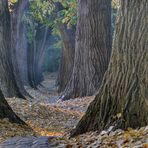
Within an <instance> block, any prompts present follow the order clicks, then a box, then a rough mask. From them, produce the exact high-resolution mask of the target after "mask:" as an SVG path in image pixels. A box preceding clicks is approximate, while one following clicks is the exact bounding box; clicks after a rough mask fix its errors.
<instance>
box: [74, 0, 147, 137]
mask: <svg viewBox="0 0 148 148" xmlns="http://www.w3.org/2000/svg"><path fill="white" fill-rule="evenodd" d="M146 14H147V0H142V1H139V0H134V1H133V0H124V1H121V7H120V9H119V12H118V18H117V22H116V31H115V39H114V43H113V53H112V57H111V61H110V64H109V68H108V70H107V72H106V74H105V76H104V79H103V82H102V85H101V88H100V89H99V92H98V94H97V95H96V97H95V99H94V101H93V102H92V103H91V104H90V106H89V108H88V110H87V112H86V114H85V115H84V117H83V118H82V119H81V120H80V122H79V123H78V125H77V127H76V129H75V130H74V131H73V133H72V135H73V136H74V135H78V134H81V133H84V132H87V131H91V130H92V131H94V130H99V131H101V130H104V129H106V128H108V127H109V126H114V129H116V128H123V129H126V128H128V127H131V128H137V127H142V126H145V125H147V124H148V116H147V115H148V103H147V101H148V100H147V99H148V93H147V89H148V69H147V67H148V52H147V21H146Z"/></svg>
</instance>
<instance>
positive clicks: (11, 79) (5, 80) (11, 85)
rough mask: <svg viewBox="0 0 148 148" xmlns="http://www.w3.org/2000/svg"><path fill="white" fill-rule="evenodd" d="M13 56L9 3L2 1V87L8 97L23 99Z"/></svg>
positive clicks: (0, 33)
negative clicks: (15, 72)
mask: <svg viewBox="0 0 148 148" xmlns="http://www.w3.org/2000/svg"><path fill="white" fill-rule="evenodd" d="M13 72H14V71H13V65H12V55H11V27H10V14H9V10H8V2H7V1H5V0H1V1H0V86H1V89H2V91H3V93H4V95H5V96H6V97H14V96H15V97H23V96H22V94H21V92H20V90H19V88H18V86H17V83H16V80H15V76H14V73H13Z"/></svg>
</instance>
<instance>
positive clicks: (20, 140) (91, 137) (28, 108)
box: [0, 74, 148, 148]
mask: <svg viewBox="0 0 148 148" xmlns="http://www.w3.org/2000/svg"><path fill="white" fill-rule="evenodd" d="M42 85H43V86H44V87H41V86H39V90H34V89H31V88H29V87H26V89H27V91H28V92H29V93H30V94H31V95H32V96H33V97H34V98H35V99H33V100H32V102H29V101H26V100H22V99H19V98H8V99H7V101H8V103H9V104H10V106H11V107H12V109H13V110H14V111H15V112H16V113H17V115H18V116H19V117H20V118H21V119H23V120H24V121H25V122H26V123H27V124H28V125H29V127H31V128H32V130H31V129H30V128H28V127H27V126H19V125H17V124H12V123H10V122H9V121H8V119H4V120H0V127H1V129H0V143H2V144H1V145H0V148H46V147H47V148H48V147H53V148H54V147H55V148H64V147H66V148H73V147H74V148H85V147H89V148H95V147H96V148H97V147H102V148H110V147H111V148H122V147H123V148H124V147H127V148H140V147H143V148H148V126H147V127H143V128H141V129H137V130H133V129H130V128H129V129H128V130H127V131H123V130H120V129H119V130H116V131H114V132H113V131H111V130H110V129H109V130H107V131H102V132H101V133H97V132H90V133H86V134H83V135H80V136H77V137H76V138H72V139H69V132H70V131H71V130H72V129H73V128H74V127H75V126H76V124H77V123H78V121H79V120H80V118H81V117H82V116H83V115H84V113H85V111H86V109H87V107H88V105H89V104H90V102H91V101H92V100H93V99H94V96H92V97H85V98H77V99H72V100H69V101H64V102H62V101H60V100H59V99H58V98H59V96H58V94H57V93H56V87H55V74H52V75H46V76H45V81H43V82H42ZM4 141H5V142H4Z"/></svg>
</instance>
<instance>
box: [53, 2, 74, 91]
mask: <svg viewBox="0 0 148 148" xmlns="http://www.w3.org/2000/svg"><path fill="white" fill-rule="evenodd" d="M64 10H65V8H64V6H63V5H62V3H59V2H58V3H55V13H56V14H55V15H56V19H57V20H58V19H60V18H58V17H59V16H58V14H59V13H61V12H62V11H64ZM65 17H66V16H65ZM57 26H58V31H59V34H60V38H61V41H62V55H61V60H60V67H59V71H58V78H57V85H58V92H59V93H60V92H62V91H64V89H65V88H66V85H67V83H68V81H69V79H70V77H71V75H72V70H73V64H74V53H75V32H76V27H75V24H73V25H72V26H71V27H68V24H67V22H65V23H64V22H63V21H62V20H61V21H59V22H58V21H57Z"/></svg>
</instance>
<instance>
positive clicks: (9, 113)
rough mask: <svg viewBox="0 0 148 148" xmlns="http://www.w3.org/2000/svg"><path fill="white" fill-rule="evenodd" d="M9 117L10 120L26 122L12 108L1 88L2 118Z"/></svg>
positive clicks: (0, 109) (0, 110)
mask: <svg viewBox="0 0 148 148" xmlns="http://www.w3.org/2000/svg"><path fill="white" fill-rule="evenodd" d="M4 118H7V119H9V121H10V122H14V123H19V124H25V122H24V121H22V120H21V119H20V118H19V117H18V116H17V115H16V114H15V113H14V112H13V110H12V109H11V108H10V106H9V105H8V103H7V101H6V100H5V98H4V96H3V94H2V91H1V90H0V119H4Z"/></svg>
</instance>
